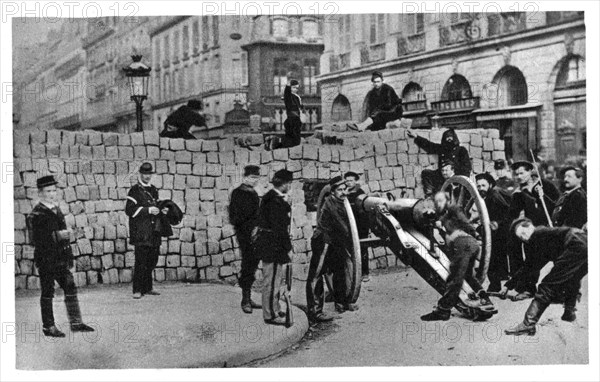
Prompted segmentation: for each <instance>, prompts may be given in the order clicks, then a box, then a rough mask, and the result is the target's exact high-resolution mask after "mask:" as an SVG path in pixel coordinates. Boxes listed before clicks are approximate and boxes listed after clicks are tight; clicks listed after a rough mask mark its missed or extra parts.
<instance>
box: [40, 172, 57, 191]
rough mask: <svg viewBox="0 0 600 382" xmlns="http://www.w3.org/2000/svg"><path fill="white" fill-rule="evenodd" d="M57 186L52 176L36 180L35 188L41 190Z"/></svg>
mask: <svg viewBox="0 0 600 382" xmlns="http://www.w3.org/2000/svg"><path fill="white" fill-rule="evenodd" d="M57 184H58V182H57V181H56V179H54V176H53V175H46V176H42V177H41V178H38V180H37V188H38V189H42V188H44V187H49V186H54V185H57Z"/></svg>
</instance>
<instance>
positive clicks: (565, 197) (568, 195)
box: [552, 166, 587, 321]
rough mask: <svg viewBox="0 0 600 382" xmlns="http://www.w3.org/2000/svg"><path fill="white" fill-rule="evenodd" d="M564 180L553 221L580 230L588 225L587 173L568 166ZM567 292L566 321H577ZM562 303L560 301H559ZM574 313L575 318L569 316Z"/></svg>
mask: <svg viewBox="0 0 600 382" xmlns="http://www.w3.org/2000/svg"><path fill="white" fill-rule="evenodd" d="M562 173H563V178H564V186H565V189H566V191H565V192H564V193H563V194H562V195H561V196H560V198H558V201H557V202H556V207H555V208H554V212H553V213H552V221H553V223H554V226H555V227H573V228H580V229H583V227H584V226H585V225H586V223H587V193H586V192H585V190H584V189H583V187H581V184H582V182H583V177H584V176H585V172H584V171H583V170H582V169H580V168H577V167H573V166H568V167H566V168H565V169H563V171H562ZM580 289H581V285H578V288H577V290H578V292H577V299H578V298H579V297H580V296H581V293H580V292H579V290H580ZM569 294H570V293H569V292H568V291H567V293H566V295H565V296H564V297H565V300H564V305H565V312H566V318H567V319H566V320H565V321H573V320H575V316H574V312H575V303H576V300H575V299H573V298H572V299H570V300H569V299H568V298H567V297H568V296H567V295H569ZM559 301H560V300H559ZM571 312H573V317H570V316H569V314H570V313H571Z"/></svg>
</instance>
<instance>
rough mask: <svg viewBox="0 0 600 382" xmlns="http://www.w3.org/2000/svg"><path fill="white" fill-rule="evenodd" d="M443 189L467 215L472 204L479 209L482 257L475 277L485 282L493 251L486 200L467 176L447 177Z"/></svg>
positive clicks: (452, 201) (451, 200)
mask: <svg viewBox="0 0 600 382" xmlns="http://www.w3.org/2000/svg"><path fill="white" fill-rule="evenodd" d="M442 190H443V191H445V192H447V193H449V194H450V202H451V203H452V204H456V205H458V206H460V207H461V208H462V209H463V211H465V213H466V215H467V216H468V211H467V209H469V208H470V207H471V206H475V208H476V209H477V213H478V214H479V218H480V220H481V226H482V227H483V230H482V235H481V236H482V237H481V239H482V244H481V249H482V250H481V257H480V260H479V268H477V272H476V275H475V277H476V278H477V281H479V283H481V284H483V283H484V282H485V279H486V278H487V272H488V268H489V266H490V257H491V253H492V230H491V228H490V217H489V215H488V210H487V208H486V206H485V202H484V201H483V199H482V198H481V196H479V192H477V188H476V186H475V185H474V184H473V182H472V181H471V180H470V179H469V178H467V177H466V176H462V175H455V176H453V177H451V178H450V179H447V180H446V181H445V182H444V185H443V186H442Z"/></svg>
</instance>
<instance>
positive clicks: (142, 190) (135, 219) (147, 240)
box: [125, 183, 161, 247]
mask: <svg viewBox="0 0 600 382" xmlns="http://www.w3.org/2000/svg"><path fill="white" fill-rule="evenodd" d="M150 207H157V208H158V189H157V188H156V187H154V186H153V185H150V186H149V187H144V186H142V185H141V184H140V183H137V184H135V185H134V186H133V187H131V189H130V190H129V193H128V194H127V203H126V204H125V213H126V214H127V216H129V242H130V243H131V244H132V245H140V246H149V247H158V246H160V242H161V228H160V224H157V221H158V220H159V219H160V218H161V217H160V214H159V215H152V214H150V212H149V209H150Z"/></svg>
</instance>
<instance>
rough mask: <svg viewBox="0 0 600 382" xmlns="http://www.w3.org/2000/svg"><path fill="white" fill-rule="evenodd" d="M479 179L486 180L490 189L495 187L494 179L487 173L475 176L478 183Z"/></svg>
mask: <svg viewBox="0 0 600 382" xmlns="http://www.w3.org/2000/svg"><path fill="white" fill-rule="evenodd" d="M481 179H484V180H486V181H487V182H488V183H489V184H490V187H492V188H494V187H495V186H496V179H494V177H493V176H492V175H491V174H490V173H489V172H484V173H482V174H477V175H475V181H478V180H481Z"/></svg>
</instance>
